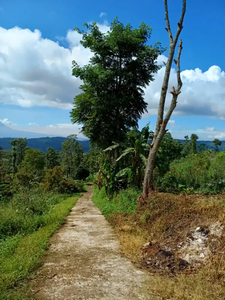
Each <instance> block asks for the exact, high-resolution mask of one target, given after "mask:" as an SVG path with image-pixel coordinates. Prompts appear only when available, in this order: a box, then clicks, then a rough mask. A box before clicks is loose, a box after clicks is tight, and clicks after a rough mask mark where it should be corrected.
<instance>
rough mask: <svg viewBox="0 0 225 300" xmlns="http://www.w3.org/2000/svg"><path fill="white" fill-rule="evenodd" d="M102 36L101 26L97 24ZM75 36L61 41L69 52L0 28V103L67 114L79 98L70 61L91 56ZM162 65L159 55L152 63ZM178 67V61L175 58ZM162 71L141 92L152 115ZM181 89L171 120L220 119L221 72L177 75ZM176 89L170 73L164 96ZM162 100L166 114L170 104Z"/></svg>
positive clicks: (224, 95)
mask: <svg viewBox="0 0 225 300" xmlns="http://www.w3.org/2000/svg"><path fill="white" fill-rule="evenodd" d="M99 27H100V29H101V30H102V32H107V31H108V30H109V26H108V25H107V23H103V24H99ZM80 39H81V35H80V34H79V33H77V32H76V31H72V30H69V31H68V32H67V36H66V37H65V40H66V41H67V42H68V44H69V48H65V47H62V46H60V45H59V43H58V42H54V41H52V40H49V39H44V38H42V36H41V32H40V31H39V30H34V31H30V30H29V29H21V28H18V27H15V28H12V29H8V30H7V29H4V28H1V27H0V102H2V103H7V104H14V105H18V106H22V107H33V106H49V107H58V108H62V109H71V108H72V106H73V99H74V96H75V95H77V94H78V93H80V90H79V85H80V84H81V81H80V80H79V79H77V78H75V77H73V76H72V75H71V66H72V60H76V61H77V63H78V64H79V65H81V66H83V65H85V64H87V63H88V62H89V59H90V58H91V56H92V53H91V52H90V50H89V49H85V48H84V47H83V46H82V45H81V44H80V43H79V41H80ZM166 61H167V57H165V56H164V55H161V56H159V58H158V59H157V62H158V63H159V64H162V63H163V62H166ZM181 63H182V58H181ZM164 72H165V67H164V66H163V67H162V68H161V69H160V70H159V72H158V73H157V74H156V75H155V81H154V82H152V83H151V84H150V86H148V87H147V88H146V89H145V92H146V95H145V100H146V102H148V112H147V113H146V114H145V116H149V115H155V114H156V113H157V109H158V102H159V98H160V91H161V85H162V80H163V76H164ZM181 76H182V81H183V87H182V93H181V95H180V96H179V98H178V105H177V108H176V110H175V112H174V115H192V116H193V115H202V116H209V117H216V118H220V119H225V105H224V104H225V103H224V102H225V72H224V71H222V70H221V69H220V68H219V66H211V67H210V68H209V69H208V70H207V71H206V72H202V71H201V70H200V69H199V68H196V69H195V70H184V71H182V73H181ZM173 85H176V70H175V69H172V70H171V78H170V83H169V90H170V89H171V87H172V86H173ZM170 99H171V95H170V94H168V99H167V103H166V108H168V105H169V103H170Z"/></svg>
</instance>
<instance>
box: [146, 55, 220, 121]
mask: <svg viewBox="0 0 225 300" xmlns="http://www.w3.org/2000/svg"><path fill="white" fill-rule="evenodd" d="M162 61H165V57H159V58H158V62H159V63H160V62H162ZM164 72H165V67H162V68H161V69H160V70H159V72H158V73H157V74H156V75H155V80H154V82H152V83H151V84H150V85H149V86H148V87H147V88H146V90H145V91H146V96H145V99H146V102H148V113H147V114H145V116H148V115H155V114H156V113H157V108H158V103H159V98H160V91H161V86H162V81H163V76H164ZM181 77H182V81H183V87H182V93H181V94H180V96H179V98H178V104H177V107H176V109H175V112H174V115H187V116H188V115H189V116H194V115H201V116H208V117H216V118H220V119H224V118H225V72H224V71H222V70H221V69H220V67H218V66H212V67H210V68H209V69H208V70H207V71H206V72H202V71H201V70H200V69H198V68H197V69H195V70H185V71H182V72H181ZM172 86H176V70H175V69H172V70H171V76H170V82H169V89H168V95H167V101H166V109H168V107H169V104H170V99H171V95H170V94H169V91H171V88H172Z"/></svg>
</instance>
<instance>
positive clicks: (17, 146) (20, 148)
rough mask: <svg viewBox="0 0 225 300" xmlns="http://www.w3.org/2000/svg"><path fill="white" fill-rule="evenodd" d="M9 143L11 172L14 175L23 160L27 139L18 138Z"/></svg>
mask: <svg viewBox="0 0 225 300" xmlns="http://www.w3.org/2000/svg"><path fill="white" fill-rule="evenodd" d="M9 143H10V145H11V146H12V171H13V173H16V172H17V170H18V168H19V166H20V165H21V163H22V161H23V159H24V155H25V149H26V146H27V139H22V138H19V139H15V140H13V141H11V142H9Z"/></svg>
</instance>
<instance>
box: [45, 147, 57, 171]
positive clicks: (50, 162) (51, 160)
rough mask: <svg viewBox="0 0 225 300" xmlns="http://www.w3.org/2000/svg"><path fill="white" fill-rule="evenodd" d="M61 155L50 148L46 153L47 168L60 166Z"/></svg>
mask: <svg viewBox="0 0 225 300" xmlns="http://www.w3.org/2000/svg"><path fill="white" fill-rule="evenodd" d="M59 164H60V162H59V155H58V153H57V152H56V151H55V150H54V149H53V148H48V150H47V153H46V168H47V169H53V168H54V167H56V166H59Z"/></svg>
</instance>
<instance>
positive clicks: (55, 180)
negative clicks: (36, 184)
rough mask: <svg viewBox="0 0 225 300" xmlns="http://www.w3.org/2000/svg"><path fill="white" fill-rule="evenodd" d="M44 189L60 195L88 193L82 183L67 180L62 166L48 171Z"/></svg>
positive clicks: (43, 185)
mask: <svg viewBox="0 0 225 300" xmlns="http://www.w3.org/2000/svg"><path fill="white" fill-rule="evenodd" d="M42 188H43V189H44V190H46V191H55V192H58V193H60V194H74V193H79V192H85V191H86V189H85V186H84V183H83V182H82V181H81V182H79V181H74V180H73V179H67V178H65V177H64V173H63V171H62V169H61V167H60V166H56V167H54V168H53V169H50V170H46V173H45V178H44V181H43V184H42Z"/></svg>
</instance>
